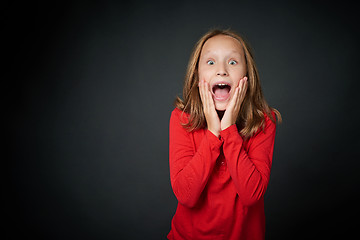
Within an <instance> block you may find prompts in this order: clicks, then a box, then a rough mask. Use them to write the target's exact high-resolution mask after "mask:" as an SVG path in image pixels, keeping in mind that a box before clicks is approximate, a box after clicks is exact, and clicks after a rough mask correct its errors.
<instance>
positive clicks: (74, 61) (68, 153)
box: [2, 1, 360, 239]
mask: <svg viewBox="0 0 360 240" xmlns="http://www.w3.org/2000/svg"><path fill="white" fill-rule="evenodd" d="M50 2H51V4H50V3H49V2H47V3H43V2H36V1H35V2H32V1H31V2H27V3H26V4H23V3H21V2H8V3H6V4H5V6H3V12H4V19H5V20H4V24H3V31H2V32H3V34H2V38H3V39H4V40H5V43H3V52H4V53H6V54H5V55H3V61H4V60H5V61H4V62H5V63H4V64H3V69H4V71H5V73H4V74H3V77H2V85H3V87H2V92H3V94H2V96H3V104H2V106H3V107H4V108H3V109H5V110H6V112H4V114H3V118H4V119H5V120H6V124H5V125H3V126H4V130H3V132H4V135H3V136H4V137H3V138H4V140H5V142H6V144H5V145H4V146H5V150H4V156H7V157H4V158H3V160H2V162H3V163H4V168H3V169H4V171H5V174H3V176H4V177H3V186H4V188H3V189H4V191H3V192H4V195H3V199H5V200H6V201H5V202H6V203H4V205H3V210H2V212H4V214H2V215H3V219H5V222H6V225H5V230H6V231H4V234H5V239H15V238H19V237H20V238H24V237H26V238H36V239H165V238H166V235H167V233H168V232H169V230H170V223H171V219H172V216H173V214H174V213H175V210H176V205H177V201H176V198H175V196H174V194H173V192H172V189H171V185H170V179H169V165H168V127H169V118H170V113H171V111H172V110H173V108H174V106H173V101H174V99H175V97H176V96H181V93H182V84H183V79H184V75H185V70H186V66H187V62H188V60H189V57H190V53H191V51H192V48H193V46H194V44H195V43H196V41H197V40H198V39H199V38H200V37H201V36H202V35H203V34H204V33H205V32H207V31H208V30H209V29H211V28H215V27H219V28H231V29H233V30H235V31H237V32H239V33H240V34H242V35H243V36H244V38H245V39H247V41H248V42H249V43H250V45H251V47H252V48H253V50H254V56H255V61H256V63H257V67H258V69H259V73H260V79H261V83H262V88H263V92H264V95H265V98H266V99H267V101H268V103H269V104H270V106H272V107H274V108H276V109H278V110H279V111H280V112H281V114H282V117H283V123H282V124H281V125H278V127H277V133H276V139H275V149H274V158H273V166H272V172H271V178H270V183H269V187H268V189H267V192H266V195H265V211H266V239H326V238H329V237H335V238H336V237H341V238H342V239H346V236H353V235H352V234H354V230H355V227H356V225H357V224H356V219H357V217H358V210H359V208H358V204H359V198H358V196H357V193H358V189H359V180H358V178H359V175H358V172H359V166H360V164H359V160H360V155H359V148H360V144H359V140H358V135H359V107H358V106H359V100H360V99H359V92H358V87H359V84H358V81H359V80H360V79H359V74H358V72H359V40H360V38H359V30H358V24H357V20H359V19H358V17H357V15H358V10H359V9H358V7H356V5H355V4H350V3H348V2H346V1H326V2H325V1H324V2H323V3H320V2H314V1H309V2H306V1H283V2H278V1H227V2H225V1H163V2H151V1H145V2H140V1H134V2H128V3H125V2H123V1H95V2H91V1H71V2H64V1H56V2H53V1H50ZM344 237H345V238H344ZM341 238H340V239H341ZM3 239H4V238H3Z"/></svg>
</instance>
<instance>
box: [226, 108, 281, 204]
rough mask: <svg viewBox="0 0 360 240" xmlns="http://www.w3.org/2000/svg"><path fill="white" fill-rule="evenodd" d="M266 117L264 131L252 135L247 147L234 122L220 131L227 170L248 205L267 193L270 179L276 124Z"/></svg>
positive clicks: (240, 195)
mask: <svg viewBox="0 0 360 240" xmlns="http://www.w3.org/2000/svg"><path fill="white" fill-rule="evenodd" d="M272 114H273V117H274V119H275V115H274V113H272ZM265 116H266V115H265ZM265 118H266V121H265V129H264V131H262V130H260V131H258V132H257V134H256V135H255V136H253V139H250V141H249V147H248V151H246V150H245V149H244V146H243V139H242V137H241V136H240V134H239V132H238V129H237V127H236V125H235V124H234V125H231V126H230V127H228V128H226V129H225V130H223V131H222V132H221V133H220V134H221V137H222V138H223V140H224V144H223V151H224V155H225V158H226V161H227V166H228V170H229V172H230V175H231V178H232V180H233V182H234V185H235V188H236V191H237V193H238V195H239V197H240V199H241V201H242V203H243V204H244V205H247V206H249V205H252V204H254V203H256V202H257V201H258V200H259V199H261V198H262V197H263V196H264V194H265V190H266V188H267V186H268V182H269V177H270V169H271V163H272V157H273V150H274V141H275V130H276V124H275V123H273V122H272V121H271V120H270V118H269V117H268V116H266V117H265Z"/></svg>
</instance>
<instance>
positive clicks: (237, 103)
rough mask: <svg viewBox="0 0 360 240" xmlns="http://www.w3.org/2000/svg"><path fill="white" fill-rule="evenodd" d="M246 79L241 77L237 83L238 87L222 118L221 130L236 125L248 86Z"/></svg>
mask: <svg viewBox="0 0 360 240" xmlns="http://www.w3.org/2000/svg"><path fill="white" fill-rule="evenodd" d="M247 79H248V78H247V77H243V78H242V79H240V81H239V85H238V86H237V87H236V89H235V93H234V95H233V97H232V99H231V100H230V102H229V105H228V106H227V108H226V110H225V113H224V116H223V118H222V119H221V130H224V129H226V128H228V127H230V126H231V125H233V124H235V123H236V119H237V116H238V114H239V111H240V107H241V103H242V102H243V100H244V98H245V94H246V90H247V86H248V82H247Z"/></svg>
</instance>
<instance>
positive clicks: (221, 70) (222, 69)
mask: <svg viewBox="0 0 360 240" xmlns="http://www.w3.org/2000/svg"><path fill="white" fill-rule="evenodd" d="M216 75H217V76H222V77H225V76H228V75H229V74H228V72H227V71H226V67H225V66H223V65H222V64H221V65H220V66H219V68H218V69H217V71H216Z"/></svg>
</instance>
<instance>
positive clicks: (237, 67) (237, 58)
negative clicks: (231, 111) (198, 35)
mask: <svg viewBox="0 0 360 240" xmlns="http://www.w3.org/2000/svg"><path fill="white" fill-rule="evenodd" d="M198 70H199V80H200V81H201V80H205V81H206V82H207V83H209V87H210V91H211V92H212V96H213V99H214V103H215V108H216V110H219V111H224V110H226V107H227V105H228V103H229V102H230V99H231V98H232V96H233V95H234V91H235V88H236V87H237V86H238V84H239V81H240V79H241V78H243V77H244V76H245V75H246V62H245V57H244V51H243V49H242V46H241V44H240V42H239V41H238V40H236V39H235V38H233V37H230V36H226V35H217V36H214V37H212V38H210V39H208V40H207V41H206V42H205V44H204V46H203V48H202V50H201V54H200V59H199V65H198Z"/></svg>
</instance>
